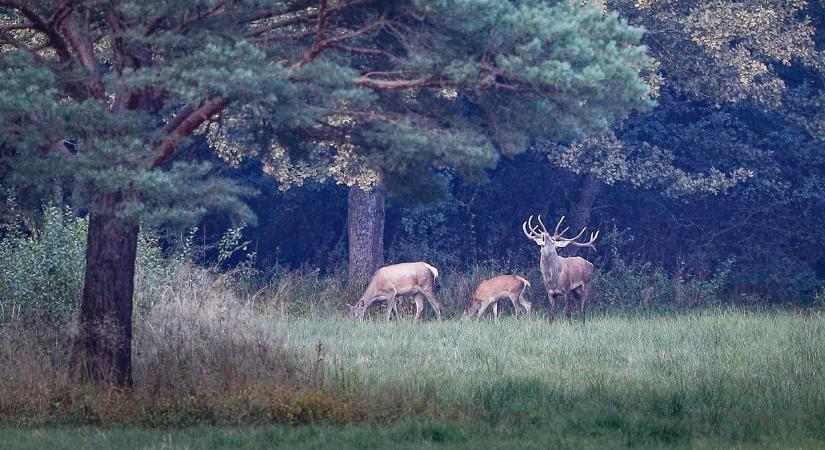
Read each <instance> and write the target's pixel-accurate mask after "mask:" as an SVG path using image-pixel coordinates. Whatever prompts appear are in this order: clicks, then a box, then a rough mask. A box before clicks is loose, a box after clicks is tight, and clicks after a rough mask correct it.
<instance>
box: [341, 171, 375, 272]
mask: <svg viewBox="0 0 825 450" xmlns="http://www.w3.org/2000/svg"><path fill="white" fill-rule="evenodd" d="M347 224H348V226H349V281H350V282H357V281H362V280H365V279H367V278H369V277H371V276H372V274H373V273H374V272H375V271H376V270H377V269H378V268H379V267H381V266H383V265H384V192H383V191H382V190H381V188H380V187H376V188H373V189H370V190H366V191H365V190H363V189H361V188H359V187H357V186H353V187H351V188H350V190H349V199H348V211H347Z"/></svg>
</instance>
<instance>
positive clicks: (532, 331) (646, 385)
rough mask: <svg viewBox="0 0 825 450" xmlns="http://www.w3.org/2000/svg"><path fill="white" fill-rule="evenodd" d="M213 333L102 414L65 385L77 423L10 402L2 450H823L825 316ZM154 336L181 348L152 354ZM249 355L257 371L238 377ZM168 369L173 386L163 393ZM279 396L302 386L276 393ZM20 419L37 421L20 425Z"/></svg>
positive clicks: (232, 318) (240, 320) (103, 404)
mask: <svg viewBox="0 0 825 450" xmlns="http://www.w3.org/2000/svg"><path fill="white" fill-rule="evenodd" d="M196 311H197V310H196ZM200 311H201V313H202V311H203V309H201V310H200ZM201 313H199V314H201ZM175 314H177V315H181V311H177V312H175ZM181 317H182V318H184V319H187V318H186V317H185V316H181ZM166 319H168V317H165V316H164V322H166V321H168V320H166ZM145 320H146V322H147V324H151V323H152V320H151V318H147V319H145ZM159 320H160V319H159ZM188 320H189V322H193V321H194V322H197V320H194V319H193V318H192V317H189V318H188ZM204 320H205V319H204ZM215 320H218V322H215V323H212V322H209V321H208V320H207V321H206V322H202V323H201V325H199V326H198V327H195V328H193V330H196V331H198V332H199V333H202V334H201V336H205V335H204V334H203V333H207V334H208V333H210V332H211V333H229V334H238V333H245V334H243V336H246V337H244V338H242V339H241V338H238V336H235V337H233V338H232V342H234V343H235V344H234V345H235V347H233V348H227V347H226V342H225V341H222V340H214V341H209V339H211V338H209V337H208V336H206V337H205V340H204V341H203V342H202V344H201V347H199V350H195V349H194V347H187V346H186V345H189V344H182V342H184V341H185V340H192V339H196V338H197V336H194V335H188V334H186V333H188V332H182V331H180V330H181V329H183V328H186V326H181V325H177V331H173V332H170V333H171V334H163V335H162V334H161V333H163V332H162V331H160V330H159V329H158V328H157V327H156V326H144V327H140V328H139V330H138V333H136V341H137V344H136V345H137V348H136V350H135V352H136V355H135V359H136V387H135V390H134V392H133V393H130V394H123V393H120V394H116V395H114V396H113V397H112V398H110V399H109V400H108V401H102V400H99V399H98V397H100V396H101V395H99V394H94V395H90V394H89V393H88V392H86V393H82V394H78V393H77V392H75V391H73V390H72V389H70V391H71V392H70V393H65V392H64V393H60V389H59V388H57V389H54V390H53V391H51V394H50V395H52V396H55V395H57V396H58V397H61V396H62V398H64V399H65V400H64V401H71V402H76V403H78V404H77V405H75V406H72V407H68V408H67V409H64V410H62V412H61V410H60V408H53V407H49V406H48V405H47V406H46V407H44V409H36V408H35V409H32V408H31V405H28V406H27V404H26V402H18V403H17V404H14V402H9V401H5V403H3V402H0V414H2V418H3V421H4V422H5V423H7V424H8V425H6V426H18V428H5V429H3V430H2V431H0V436H1V437H2V440H3V441H4V448H7V449H15V448H37V447H43V448H46V447H48V448H135V447H140V448H237V447H238V446H241V445H246V446H248V447H251V448H264V447H270V446H273V445H276V444H277V445H281V446H283V447H298V448H328V447H329V446H330V445H332V444H334V445H335V447H336V448H348V447H349V448H363V447H389V446H392V447H397V448H417V447H430V446H432V447H442V446H443V447H447V448H530V447H532V448H548V447H553V448H605V447H639V448H660V447H674V448H719V447H737V448H788V447H794V448H821V447H822V446H823V445H825V346H823V343H825V317H823V316H822V315H820V314H817V313H800V312H764V313H750V312H738V311H713V312H710V311H709V312H703V313H697V314H687V315H675V316H659V317H641V316H637V317H627V318H625V317H611V316H604V317H596V318H594V319H593V320H590V321H588V323H587V325H586V326H582V325H581V324H578V323H577V324H572V325H571V324H567V323H565V322H563V321H560V322H558V323H556V324H553V325H552V326H551V325H548V323H547V320H546V317H540V316H539V317H534V318H533V319H532V320H524V319H515V318H512V317H509V316H506V317H504V318H501V319H500V320H499V321H498V322H495V321H493V320H482V321H481V322H461V321H457V320H446V321H444V322H440V323H439V322H434V321H427V322H423V323H414V322H411V321H409V320H400V321H393V322H390V323H387V322H385V321H383V319H380V320H368V321H365V322H356V321H353V320H351V319H348V318H345V317H343V316H341V315H335V314H314V315H298V316H292V315H289V314H283V313H278V312H276V311H275V310H271V311H257V310H255V311H243V310H239V311H236V312H234V313H231V312H230V313H229V314H226V316H225V317H224V318H215ZM158 323H160V322H158ZM204 324H211V325H209V326H203V325H204ZM217 324H221V325H220V326H222V327H223V331H220V332H218V331H217V330H219V329H220V327H218V328H215V327H214V326H212V325H217ZM175 329H176V328H175V327H172V328H169V329H168V330H175ZM150 330H153V331H151V333H155V334H154V335H151V336H150V335H148V334H147V333H149V332H150ZM168 330H167V332H168ZM208 330H211V331H208ZM227 330H228V331H227ZM152 339H156V340H166V341H167V342H166V343H164V344H163V345H162V346H161V345H160V344H157V343H155V344H153V345H155V347H152V346H150V345H149V344H148V343H147V342H149V341H151V340H152ZM176 340H180V343H179V344H175V343H174V341H176ZM256 342H257V343H265V344H267V346H268V347H278V348H279V349H280V350H279V351H278V352H277V354H270V353H266V352H264V354H263V356H261V355H259V354H256V353H255V352H254V351H252V350H249V349H248V347H249V345H252V346H253V347H254V344H255V343H256ZM247 344H249V345H247ZM176 345H177V346H176ZM210 348H211V351H212V352H213V353H215V355H211V356H210V353H209V352H210V350H209V349H210ZM164 349H165V350H164ZM164 352H168V353H170V354H172V353H174V354H175V355H178V358H177V359H174V361H173V359H165V358H167V357H164V356H162V355H163V353H164ZM227 352H229V353H231V354H229V355H227V354H226V353H227ZM219 355H223V356H219ZM233 355H234V356H233ZM238 355H243V356H242V358H243V361H246V363H245V364H247V365H248V366H247V367H245V368H244V369H243V370H242V371H241V372H244V373H237V372H233V370H234V369H232V366H233V363H232V359H231V358H233V357H238ZM220 357H222V358H224V359H226V360H209V358H220ZM256 358H258V362H257V363H250V362H249V361H250V360H252V361H253V362H254V361H256ZM151 359H154V360H155V361H156V362H155V364H158V365H157V366H152V365H151V364H152V363H151V362H150V361H149V360H151ZM181 360H183V361H184V362H183V363H181V362H180V361H181ZM207 360H208V363H205V362H204V361H207ZM199 361H200V362H199ZM260 361H269V363H270V364H272V366H271V367H270V369H267V370H272V372H271V375H268V374H267V370H263V369H266V367H267V366H266V364H262V363H261V362H260ZM176 364H177V365H182V366H185V368H181V367H173V366H175V365H176ZM199 364H202V366H199ZM234 364H235V365H238V364H241V362H239V361H235V362H234ZM222 365H223V366H224V367H223V369H220V370H222V373H223V375H221V374H220V373H215V370H218V369H214V366H218V367H221V366H222ZM275 366H277V367H278V368H277V370H276V369H275V368H274V367H275ZM285 366H286V368H285ZM0 370H2V369H0ZM153 371H155V372H157V371H160V372H163V373H164V374H165V375H164V377H163V378H164V379H166V378H171V379H172V381H169V382H168V384H169V385H170V386H171V387H169V386H166V387H164V386H158V385H156V384H162V383H161V381H160V379H154V380H153V375H152V372H153ZM210 371H211V372H210ZM170 374H172V375H174V376H171V377H170ZM175 380H177V381H175ZM207 380H212V381H210V382H213V383H216V384H214V385H212V386H211V387H210V386H206V387H204V383H206V384H208V382H207ZM215 380H217V381H215ZM42 382H43V383H47V384H48V383H50V381H48V380H44V381H42ZM2 383H3V384H4V385H6V387H9V385H10V383H9V381H8V380H6V381H3V382H2ZM51 383H53V382H51ZM279 386H291V387H290V388H289V389H286V390H284V391H282V395H275V396H273V395H272V391H273V389H274V390H278V389H282V388H281V387H279ZM67 389H68V388H67ZM47 390H48V389H47ZM181 391H186V392H187V393H186V394H185V395H179V394H180V392H181ZM224 392H231V393H233V394H232V395H228V394H227V395H224V394H223V393H224ZM283 392H287V394H283ZM5 393H6V394H8V393H9V391H8V390H6V392H5ZM0 394H3V391H2V390H0ZM233 395H234V397H233ZM89 397H93V398H94V399H96V400H89ZM110 397H111V395H110ZM156 397H163V398H166V399H167V400H166V402H167V403H166V404H164V403H163V402H161V401H159V400H158V399H157V398H156ZM230 397H231V398H230ZM236 397H237V398H236ZM187 398H188V400H187ZM170 399H171V400H170ZM176 399H177V400H176ZM122 402H127V403H130V404H132V405H134V406H132V407H123V405H122ZM15 408H16V409H15ZM27 408H28V409H27ZM79 408H80V409H82V410H83V411H85V414H86V415H85V416H84V415H82V414H79V411H78V409H79ZM112 408H114V411H111V409H112ZM273 408H274V409H273ZM279 408H280V409H279ZM89 409H91V410H92V411H94V412H95V413H94V414H90V413H89V411H88V410H89ZM12 411H16V413H17V414H23V415H26V414H28V417H29V419H30V420H28V421H26V422H25V423H22V424H20V423H13V421H10V420H9V414H10V413H11V412H12ZM159 411H160V412H159ZM265 411H269V412H268V413H265ZM273 411H274V412H273ZM159 414H160V415H161V419H158V417H157V416H158V415H159ZM267 414H268V415H267ZM163 415H166V416H168V417H171V419H170V420H168V421H164V420H163V419H162V417H164V416H163ZM185 415H188V417H190V419H191V420H189V421H186V420H184V421H181V420H180V418H179V417H178V416H185ZM18 417H19V416H18ZM175 417H178V418H177V419H176V418H175ZM90 418H91V419H90ZM10 422H11V423H10ZM273 423H274V424H273ZM20 425H24V426H23V427H22V428H20V427H19V426H20ZM169 426H174V427H176V428H175V429H172V428H169ZM177 427H182V428H177Z"/></svg>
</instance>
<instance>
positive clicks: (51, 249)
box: [0, 206, 87, 323]
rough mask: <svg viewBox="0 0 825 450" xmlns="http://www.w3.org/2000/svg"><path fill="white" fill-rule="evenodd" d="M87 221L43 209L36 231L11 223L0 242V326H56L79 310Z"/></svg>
mask: <svg viewBox="0 0 825 450" xmlns="http://www.w3.org/2000/svg"><path fill="white" fill-rule="evenodd" d="M86 227H87V221H86V219H82V218H76V217H74V216H73V215H72V213H71V211H70V210H69V209H67V208H60V207H53V206H50V207H46V208H44V209H43V214H42V221H41V224H40V225H39V226H31V225H30V224H28V223H27V222H26V221H23V220H14V221H12V222H10V223H7V224H6V229H5V230H4V231H5V232H4V234H3V236H2V238H0V321H4V320H9V319H10V318H12V317H14V316H21V317H26V318H31V319H37V320H42V321H46V322H49V323H56V322H60V321H62V320H64V319H65V318H66V317H67V316H68V315H69V314H70V313H72V312H74V311H75V310H76V308H77V301H78V298H79V297H80V293H81V290H82V288H83V269H84V261H85V260H84V252H85V250H86Z"/></svg>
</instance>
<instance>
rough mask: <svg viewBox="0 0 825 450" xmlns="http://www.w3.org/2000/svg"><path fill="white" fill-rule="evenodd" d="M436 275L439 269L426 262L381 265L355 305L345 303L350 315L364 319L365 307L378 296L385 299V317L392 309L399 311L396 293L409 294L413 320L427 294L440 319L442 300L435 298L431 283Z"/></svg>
mask: <svg viewBox="0 0 825 450" xmlns="http://www.w3.org/2000/svg"><path fill="white" fill-rule="evenodd" d="M436 278H438V269H436V268H435V267H433V266H431V265H429V264H427V263H425V262H412V263H401V264H393V265H391V266H384V267H382V268H380V269H378V270H377V271H375V275H373V276H372V280H370V284H369V285H367V289H366V290H365V291H364V295H362V296H361V299H360V300H358V303H356V304H355V305H347V306H348V307H349V312H350V315H352V316H353V317H357V318H358V319H360V320H363V319H364V313H366V312H367V308H369V307H370V305H371V304H372V303H373V302H375V301H378V300H386V302H387V320H390V318H391V317H392V312H393V311H395V314H396V316H397V315H398V307H397V304H396V297H397V296H399V295H412V296H413V299H414V300H415V320H418V318H419V317H420V316H421V312H422V311H423V310H424V300H423V299H422V297H423V298H426V299H427V301H428V302H430V305H432V307H433V309H434V310H435V316H436V317H437V318H438V320H441V304H440V303H438V301H437V300H436V299H435V295H434V294H433V284H434V283H435V279H436Z"/></svg>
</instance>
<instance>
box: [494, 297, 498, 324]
mask: <svg viewBox="0 0 825 450" xmlns="http://www.w3.org/2000/svg"><path fill="white" fill-rule="evenodd" d="M493 318H494V319H495V320H496V322H498V300H493Z"/></svg>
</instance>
